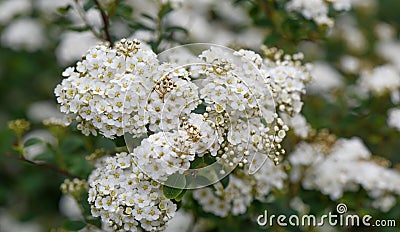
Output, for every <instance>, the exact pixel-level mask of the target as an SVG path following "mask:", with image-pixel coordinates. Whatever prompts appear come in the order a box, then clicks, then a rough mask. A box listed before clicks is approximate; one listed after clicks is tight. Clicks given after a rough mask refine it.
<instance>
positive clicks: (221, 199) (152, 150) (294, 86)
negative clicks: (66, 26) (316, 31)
mask: <svg viewBox="0 0 400 232" xmlns="http://www.w3.org/2000/svg"><path fill="white" fill-rule="evenodd" d="M264 52H265V53H266V56H267V57H269V58H265V59H263V58H262V57H261V56H260V55H258V54H256V53H254V52H253V51H247V50H240V51H238V52H235V51H232V50H229V49H222V48H221V47H218V46H212V47H211V48H209V49H206V50H203V51H202V52H201V53H200V54H199V55H198V56H194V58H193V59H194V62H192V63H194V64H195V65H191V66H187V65H186V66H185V65H179V63H161V64H160V62H159V61H158V58H157V56H156V55H155V54H154V53H153V52H152V51H151V50H150V49H149V48H148V47H147V46H146V45H145V44H143V43H141V42H140V41H138V40H133V41H130V40H126V39H123V40H121V41H120V42H118V43H116V44H115V45H114V47H109V46H108V45H107V44H100V45H97V46H95V47H93V48H91V49H89V51H88V52H87V54H86V55H85V56H84V57H83V59H82V61H79V62H77V64H76V67H69V68H67V69H66V70H65V71H64V72H63V76H64V77H65V79H64V80H63V81H62V83H61V84H60V85H58V86H57V87H56V89H55V94H56V96H57V101H58V102H59V104H60V105H61V111H62V112H63V113H65V114H66V115H67V120H68V122H72V121H77V122H78V129H80V130H81V131H82V132H83V133H84V134H86V135H88V134H90V133H92V134H94V135H96V134H97V132H100V133H101V134H103V135H104V136H105V137H108V138H113V137H115V136H122V135H126V133H127V132H128V133H129V134H131V135H132V136H133V137H137V138H140V139H142V140H141V144H140V145H139V146H138V147H136V148H135V149H134V150H133V151H132V153H131V154H129V155H128V154H125V153H121V154H118V155H117V156H116V157H114V158H107V159H105V160H103V161H102V162H101V164H100V166H101V167H100V166H99V167H98V168H97V169H96V170H95V171H94V172H93V173H92V175H91V177H90V178H89V184H90V187H91V190H90V197H89V202H90V203H91V204H92V209H93V212H92V213H93V215H95V216H101V218H102V220H103V222H104V223H105V224H106V225H108V227H107V228H112V229H119V230H130V229H132V228H136V227H137V226H140V227H142V228H144V229H146V230H147V229H152V228H154V227H156V228H158V227H162V225H163V221H165V220H168V217H169V216H171V215H170V214H169V211H165V210H164V208H165V207H166V206H165V204H167V203H168V202H166V201H165V199H163V197H162V196H161V195H162V194H161V192H159V184H156V183H155V182H154V180H156V181H159V182H164V181H167V180H168V177H170V176H171V175H173V174H175V173H177V174H188V173H189V174H193V173H192V172H187V171H188V169H190V167H191V164H192V161H194V160H195V159H196V158H200V157H203V156H205V155H207V157H209V156H211V158H215V160H216V161H218V162H220V164H221V161H222V164H223V165H222V166H224V165H226V166H224V167H228V166H229V167H232V168H234V167H235V166H236V165H238V166H239V167H240V169H239V170H238V171H237V172H235V174H233V175H232V176H231V177H230V179H231V181H230V185H229V186H228V187H227V188H226V189H224V188H222V187H221V185H220V184H216V185H215V186H216V188H217V190H218V191H217V192H216V193H215V195H213V198H212V199H214V200H213V201H212V202H215V203H218V206H216V204H212V203H210V202H208V203H207V204H209V205H207V204H206V203H204V202H203V199H198V200H199V201H202V202H203V203H204V204H205V210H206V211H209V212H213V213H215V214H217V215H219V216H225V215H227V214H228V213H229V212H232V214H234V215H238V214H242V213H244V212H245V211H246V209H247V207H248V206H249V204H250V203H251V202H252V201H253V200H254V199H260V200H262V199H263V198H264V197H265V196H267V195H268V194H269V192H270V191H271V189H272V188H278V189H280V188H282V187H283V181H284V180H285V179H286V174H285V173H284V172H283V170H282V169H281V167H276V166H274V163H275V164H276V163H278V162H279V160H280V159H279V155H281V154H284V153H285V150H284V149H283V148H282V146H281V144H280V143H281V142H282V140H283V139H284V138H285V136H286V132H287V131H288V130H289V127H288V126H287V125H286V124H285V123H284V122H283V120H282V119H281V118H280V117H279V115H278V113H280V114H284V115H286V116H289V117H295V116H296V115H299V112H300V110H301V108H302V102H301V94H303V93H304V92H305V83H307V82H308V81H309V80H310V75H309V67H308V66H307V67H306V66H303V65H302V64H301V60H302V55H301V54H295V55H293V56H289V55H284V54H283V52H282V51H280V50H277V49H267V48H265V49H264ZM191 59H192V58H191ZM176 62H178V61H176ZM276 112H278V113H276ZM142 136H145V137H146V138H144V139H143V138H141V137H142ZM128 146H129V145H128ZM268 157H269V158H270V159H267V158H268ZM133 163H135V165H133ZM139 168H140V171H139ZM258 169H260V170H258ZM132 170H133V171H132ZM226 170H227V169H224V168H222V170H219V171H220V172H219V173H217V174H216V175H225V174H227V173H226V172H225V171H226ZM257 170H258V172H255V171H257ZM251 172H255V174H254V175H251V176H250V175H249V173H251ZM149 178H152V179H153V181H150V180H149ZM153 182H154V183H153ZM213 183H215V182H213ZM249 183H250V184H249ZM150 185H151V186H150ZM130 188H131V189H130ZM199 191H200V190H199ZM204 191H210V189H209V190H204ZM143 194H145V195H146V196H147V198H144V196H143ZM212 194H214V193H212ZM195 195H196V194H195ZM140 197H142V198H140ZM137 199H139V201H138V200H137ZM136 201H138V202H136ZM160 202H161V203H160ZM167 205H168V204H167ZM222 205H224V206H222ZM170 207H173V206H170ZM223 207H225V208H223ZM172 209H173V208H171V209H170V211H171V212H172V211H174V210H172ZM166 216H167V217H166Z"/></svg>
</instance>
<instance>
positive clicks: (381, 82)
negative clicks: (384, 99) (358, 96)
mask: <svg viewBox="0 0 400 232" xmlns="http://www.w3.org/2000/svg"><path fill="white" fill-rule="evenodd" d="M358 85H359V86H360V87H361V88H363V89H366V90H368V91H369V92H371V93H372V94H373V95H376V96H381V95H383V94H386V93H392V92H394V91H397V90H398V89H399V88H400V73H399V72H398V71H397V69H396V68H395V67H394V66H392V65H382V66H378V67H376V68H374V69H373V70H372V71H367V72H364V73H363V74H362V75H361V76H360V78H359V79H358Z"/></svg>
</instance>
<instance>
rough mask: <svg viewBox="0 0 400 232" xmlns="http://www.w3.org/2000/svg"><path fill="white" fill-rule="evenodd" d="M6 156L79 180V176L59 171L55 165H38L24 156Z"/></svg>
mask: <svg viewBox="0 0 400 232" xmlns="http://www.w3.org/2000/svg"><path fill="white" fill-rule="evenodd" d="M6 156H7V157H8V158H12V159H16V160H20V161H24V162H26V163H29V164H33V165H35V166H38V167H43V168H46V169H49V170H51V171H53V172H56V173H59V174H62V175H64V176H67V177H70V178H79V177H78V176H75V175H73V174H71V173H69V172H68V171H66V170H62V169H59V168H57V167H55V166H53V165H51V164H48V163H36V162H33V161H31V160H28V159H26V158H25V157H24V156H22V155H12V154H10V153H6Z"/></svg>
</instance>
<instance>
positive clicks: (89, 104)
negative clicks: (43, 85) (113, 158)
mask: <svg viewBox="0 0 400 232" xmlns="http://www.w3.org/2000/svg"><path fill="white" fill-rule="evenodd" d="M157 68H158V61H157V58H156V55H155V54H154V52H153V51H152V50H151V49H149V48H147V47H146V46H145V45H143V44H142V43H141V42H140V41H137V40H135V41H127V40H121V42H119V43H116V45H115V48H109V47H108V46H107V45H106V44H101V45H97V46H95V47H92V48H91V49H90V50H89V51H88V52H87V54H86V55H85V56H84V59H83V61H79V62H77V64H76V68H73V67H69V68H67V69H66V70H65V71H64V72H63V76H64V77H66V79H63V81H62V83H61V84H60V85H58V86H57V87H56V89H55V94H56V96H57V101H58V103H59V104H60V105H61V112H63V113H65V114H66V115H67V120H68V122H71V121H72V120H77V121H78V122H79V124H78V129H79V130H81V131H82V133H83V134H85V135H89V134H90V133H92V134H94V135H96V134H97V131H96V129H97V130H99V131H100V133H101V134H103V135H104V136H105V137H108V138H113V137H114V136H115V135H117V136H121V135H123V132H124V130H129V131H131V132H132V133H134V132H135V134H141V133H144V132H146V128H145V125H146V124H147V122H148V119H147V118H146V117H145V115H144V110H143V108H144V107H145V106H146V105H147V97H148V93H149V89H150V88H151V87H152V86H153V85H154V81H153V79H154V78H155V75H156V71H157ZM132 83H133V84H132ZM130 115H135V117H133V118H132V117H130ZM128 120H134V122H129V121H128Z"/></svg>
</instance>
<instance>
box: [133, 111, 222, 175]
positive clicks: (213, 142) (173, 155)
mask: <svg viewBox="0 0 400 232" xmlns="http://www.w3.org/2000/svg"><path fill="white" fill-rule="evenodd" d="M211 125H213V123H212V122H207V121H205V120H204V118H203V116H202V115H199V114H190V116H189V118H188V119H187V120H185V121H184V122H183V123H182V125H181V127H180V130H177V131H174V132H158V133H156V134H153V135H150V136H149V137H148V138H146V139H144V140H143V141H142V142H141V144H140V146H138V147H137V148H135V149H134V150H133V154H134V160H135V163H137V165H138V166H139V167H140V168H141V169H142V170H143V171H144V172H145V173H147V174H148V175H149V176H150V177H151V178H152V179H154V180H157V181H166V180H167V179H168V177H169V176H171V175H172V174H174V173H176V172H179V173H181V174H182V173H183V172H184V171H186V170H188V169H189V167H190V161H193V160H194V159H195V157H196V155H197V157H201V156H203V155H204V154H206V153H210V154H211V155H213V156H216V155H217V151H218V150H219V148H220V146H219V143H218V139H217V138H218V137H217V134H215V131H214V129H213V128H212V127H211Z"/></svg>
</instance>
